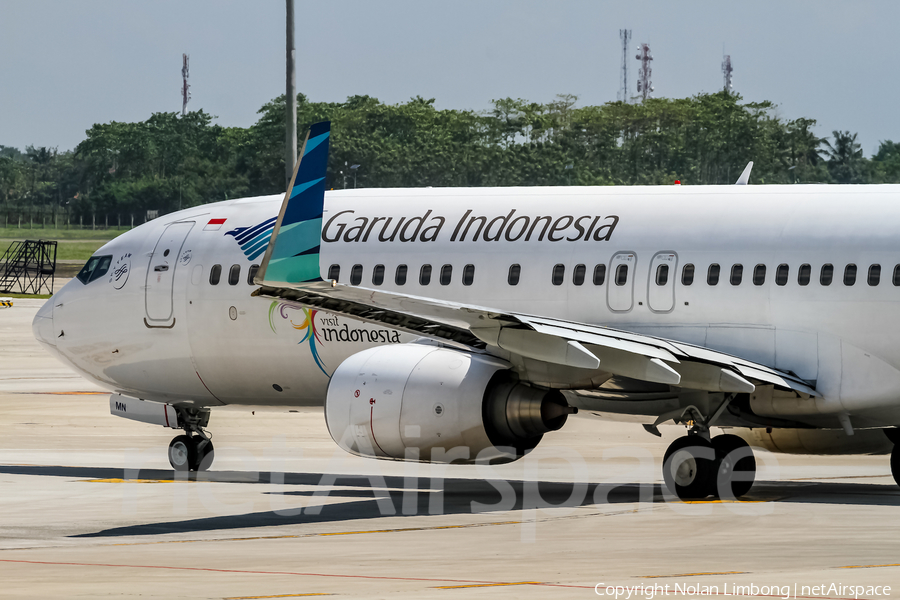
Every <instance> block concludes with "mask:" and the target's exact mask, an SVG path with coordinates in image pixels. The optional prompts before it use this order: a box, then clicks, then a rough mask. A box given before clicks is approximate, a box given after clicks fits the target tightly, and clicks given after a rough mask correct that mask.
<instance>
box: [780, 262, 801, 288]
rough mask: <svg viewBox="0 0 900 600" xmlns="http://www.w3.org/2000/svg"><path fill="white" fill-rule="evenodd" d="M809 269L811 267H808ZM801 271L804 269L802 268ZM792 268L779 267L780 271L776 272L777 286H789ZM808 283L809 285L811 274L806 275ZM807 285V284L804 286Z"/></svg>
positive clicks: (781, 265)
mask: <svg viewBox="0 0 900 600" xmlns="http://www.w3.org/2000/svg"><path fill="white" fill-rule="evenodd" d="M806 266H807V267H809V265H806ZM800 268H801V269H802V268H803V267H800ZM790 271H791V268H790V267H789V266H787V265H785V264H780V265H778V269H777V270H776V271H775V285H787V282H788V277H789V276H790ZM806 283H809V272H807V273H806ZM802 285H806V284H802Z"/></svg>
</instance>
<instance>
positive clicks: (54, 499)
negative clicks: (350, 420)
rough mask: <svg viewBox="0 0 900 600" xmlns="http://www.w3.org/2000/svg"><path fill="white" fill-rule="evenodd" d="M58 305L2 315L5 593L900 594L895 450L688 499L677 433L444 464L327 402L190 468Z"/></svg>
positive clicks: (797, 459) (256, 418)
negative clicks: (126, 406)
mask: <svg viewBox="0 0 900 600" xmlns="http://www.w3.org/2000/svg"><path fill="white" fill-rule="evenodd" d="M41 303H42V301H34V300H16V301H15V305H14V306H13V308H10V309H0V431H2V434H0V597H2V598H51V597H52V598H80V597H84V598H99V597H113V598H127V597H138V596H140V597H143V598H232V599H234V598H288V597H304V596H316V595H323V596H324V595H333V596H337V597H350V598H388V597H391V598H395V597H399V598H425V597H427V598H432V597H433V598H446V599H448V600H452V599H453V598H589V597H596V596H597V592H595V586H597V584H600V583H602V584H604V585H602V586H600V587H599V588H597V591H599V592H600V593H602V594H607V595H610V594H615V591H614V590H613V589H609V590H607V586H628V587H629V588H631V590H632V595H631V598H637V599H638V600H649V599H650V598H651V596H650V594H649V588H651V587H652V586H659V588H655V587H654V588H653V589H655V590H656V593H655V597H673V598H675V597H677V598H688V597H689V598H698V597H703V596H711V595H717V596H724V595H738V596H763V597H785V596H788V597H791V598H832V599H835V598H854V597H859V598H872V599H874V598H882V597H900V536H898V534H897V529H896V527H897V525H896V523H897V522H898V515H900V488H898V487H897V486H896V485H895V484H894V481H893V479H892V478H891V476H890V468H889V465H888V457H886V456H856V457H802V456H786V455H773V454H768V453H760V454H758V462H759V463H760V466H761V469H760V472H759V476H758V482H757V484H756V485H755V486H754V488H753V490H752V491H751V493H750V494H749V496H748V497H747V498H746V501H743V502H724V501H712V500H710V501H706V502H699V503H683V502H678V501H675V500H673V499H672V498H670V497H668V495H667V494H665V493H664V491H663V489H662V487H661V476H660V473H659V470H660V461H661V457H662V455H663V452H664V451H665V448H666V446H667V445H668V443H670V442H671V440H673V439H675V438H676V437H677V436H679V435H682V434H683V429H682V428H680V427H674V426H673V427H668V428H663V434H664V436H663V439H659V438H655V437H653V436H651V435H649V434H647V433H646V432H645V431H644V430H643V429H642V428H641V427H640V425H635V424H620V423H607V422H602V421H598V420H593V419H589V418H581V417H579V418H573V419H570V421H569V423H567V424H566V426H565V427H564V428H563V429H562V430H561V431H559V432H556V433H554V434H551V435H547V436H546V437H545V439H544V441H543V442H542V444H541V445H540V446H539V447H538V448H537V450H535V451H534V452H533V453H532V454H531V455H529V456H528V457H527V458H526V459H524V460H521V461H518V462H516V463H512V464H509V465H503V466H498V467H490V468H487V467H486V468H475V467H469V466H450V467H446V466H437V465H434V466H433V465H418V464H409V463H394V462H382V461H375V460H369V459H361V458H355V457H352V456H349V455H347V454H345V453H344V452H343V451H341V450H340V449H338V448H337V446H336V445H335V444H334V443H333V442H332V440H331V439H330V437H329V435H328V432H327V430H326V428H325V423H324V419H323V416H322V411H321V409H299V410H298V411H297V412H290V413H285V412H269V411H265V410H250V409H227V408H226V409H222V410H218V411H216V410H214V411H213V415H212V419H211V421H210V427H209V430H210V432H211V433H212V434H213V436H214V440H215V445H216V458H215V463H214V464H213V468H212V470H211V471H209V472H207V473H202V474H200V475H197V476H195V477H190V478H188V477H185V476H183V475H182V476H180V477H179V476H176V475H175V474H174V473H173V471H172V470H171V469H170V468H169V466H168V461H167V458H166V447H167V445H168V442H169V440H170V439H171V438H172V437H173V435H174V433H175V432H173V431H172V430H167V429H162V428H157V427H154V426H151V425H145V424H141V423H136V422H132V421H126V420H123V419H118V418H116V417H113V416H111V415H110V414H109V405H108V395H106V394H105V393H103V392H102V390H100V389H99V388H98V387H96V386H95V385H93V384H91V383H90V382H89V381H87V380H85V379H82V378H81V377H79V376H78V375H76V374H75V373H73V372H71V371H69V370H68V369H67V368H66V367H65V366H63V365H62V364H60V363H58V362H57V361H56V360H55V359H53V358H52V357H50V356H49V355H46V354H45V353H44V352H43V351H42V350H41V348H40V347H39V345H38V344H37V342H35V341H34V339H33V338H32V335H31V319H32V318H33V316H34V314H35V312H36V310H37V308H38V307H39V306H40V304H41ZM551 504H552V505H558V506H556V507H548V505H551ZM635 586H637V589H636V590H635ZM754 586H755V587H754ZM813 586H824V587H820V588H814V587H813ZM848 586H852V588H854V589H851V587H848ZM858 586H862V590H859V589H858ZM884 586H890V587H891V588H892V589H890V590H886V589H885V588H884ZM625 597H626V596H624V595H623V596H620V598H625ZM628 600H631V599H628Z"/></svg>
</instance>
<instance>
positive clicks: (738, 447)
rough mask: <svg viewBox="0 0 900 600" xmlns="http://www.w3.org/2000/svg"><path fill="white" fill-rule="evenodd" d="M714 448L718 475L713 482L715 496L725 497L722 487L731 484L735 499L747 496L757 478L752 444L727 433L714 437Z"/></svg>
mask: <svg viewBox="0 0 900 600" xmlns="http://www.w3.org/2000/svg"><path fill="white" fill-rule="evenodd" d="M712 447H713V449H714V450H715V451H716V474H715V477H714V480H713V481H712V482H711V483H712V491H713V495H715V496H722V495H724V494H722V493H721V490H722V486H726V485H728V484H729V483H730V484H731V496H732V497H733V498H740V497H741V496H744V495H746V494H747V492H749V491H750V488H752V487H753V481H754V479H755V478H756V457H754V456H753V450H752V449H751V448H750V444H748V443H747V442H745V441H744V440H743V438H740V437H738V436H736V435H731V434H729V433H726V434H724V435H717V436H716V437H714V438H713V439H712ZM735 473H737V474H738V476H737V477H735Z"/></svg>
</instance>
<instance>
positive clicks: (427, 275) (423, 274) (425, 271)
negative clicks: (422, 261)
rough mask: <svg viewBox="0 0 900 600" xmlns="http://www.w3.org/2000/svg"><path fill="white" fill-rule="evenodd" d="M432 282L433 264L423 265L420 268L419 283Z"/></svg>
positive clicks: (426, 283)
mask: <svg viewBox="0 0 900 600" xmlns="http://www.w3.org/2000/svg"><path fill="white" fill-rule="evenodd" d="M429 283H431V265H422V268H421V269H420V270H419V285H428V284H429Z"/></svg>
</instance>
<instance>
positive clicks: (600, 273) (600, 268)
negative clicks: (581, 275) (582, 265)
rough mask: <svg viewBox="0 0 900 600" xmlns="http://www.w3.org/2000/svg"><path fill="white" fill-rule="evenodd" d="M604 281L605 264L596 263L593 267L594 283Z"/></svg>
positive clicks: (598, 283)
mask: <svg viewBox="0 0 900 600" xmlns="http://www.w3.org/2000/svg"><path fill="white" fill-rule="evenodd" d="M604 281H606V265H597V266H596V267H594V285H603V282H604Z"/></svg>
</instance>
